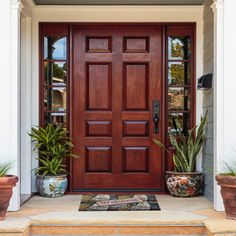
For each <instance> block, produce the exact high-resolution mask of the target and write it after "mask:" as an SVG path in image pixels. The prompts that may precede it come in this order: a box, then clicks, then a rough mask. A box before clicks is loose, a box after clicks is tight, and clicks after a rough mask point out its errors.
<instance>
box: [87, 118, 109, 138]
mask: <svg viewBox="0 0 236 236" xmlns="http://www.w3.org/2000/svg"><path fill="white" fill-rule="evenodd" d="M111 131H112V122H111V121H87V122H86V136H88V137H94V136H96V137H111V135H112V134H111Z"/></svg>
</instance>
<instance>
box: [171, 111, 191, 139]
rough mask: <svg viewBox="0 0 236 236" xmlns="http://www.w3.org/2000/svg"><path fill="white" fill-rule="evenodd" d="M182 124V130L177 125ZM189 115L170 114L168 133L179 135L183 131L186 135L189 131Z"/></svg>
mask: <svg viewBox="0 0 236 236" xmlns="http://www.w3.org/2000/svg"><path fill="white" fill-rule="evenodd" d="M177 122H178V123H179V124H180V127H181V130H179V129H178V128H177V125H176V123H177ZM189 128H190V127H189V113H169V114H168V132H169V133H170V132H171V133H173V134H175V133H177V132H180V131H182V132H183V133H184V134H185V135H187V134H188V129H189Z"/></svg>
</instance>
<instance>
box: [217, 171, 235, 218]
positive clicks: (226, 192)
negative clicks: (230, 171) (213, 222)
mask: <svg viewBox="0 0 236 236" xmlns="http://www.w3.org/2000/svg"><path fill="white" fill-rule="evenodd" d="M216 181H217V184H218V185H220V186H221V196H222V198H223V201H224V206H225V213H226V218H228V219H233V220H236V176H226V175H217V176H216Z"/></svg>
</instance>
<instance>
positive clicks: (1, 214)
mask: <svg viewBox="0 0 236 236" xmlns="http://www.w3.org/2000/svg"><path fill="white" fill-rule="evenodd" d="M12 166H13V162H6V163H0V220H3V219H4V218H5V215H6V212H7V208H8V206H9V202H10V199H11V196H12V189H13V187H15V186H16V183H17V181H18V177H17V176H15V175H8V174H7V173H8V172H9V170H10V169H11V168H12Z"/></svg>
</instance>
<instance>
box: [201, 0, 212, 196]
mask: <svg viewBox="0 0 236 236" xmlns="http://www.w3.org/2000/svg"><path fill="white" fill-rule="evenodd" d="M212 3H213V0H205V1H204V11H203V22H204V23H203V73H204V74H207V73H213V65H214V62H213V50H214V45H213V44H214V41H213V36H214V35H213V26H214V25H213V24H214V22H213V11H212V9H211V5H212ZM202 104H203V111H204V112H206V111H207V110H208V113H209V120H208V128H207V140H206V144H205V146H204V148H203V153H202V163H203V171H204V172H205V195H206V196H207V198H208V199H210V200H213V180H214V176H213V174H214V171H213V166H214V164H213V159H214V158H213V137H214V136H213V89H210V90H206V91H203V103H202Z"/></svg>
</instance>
